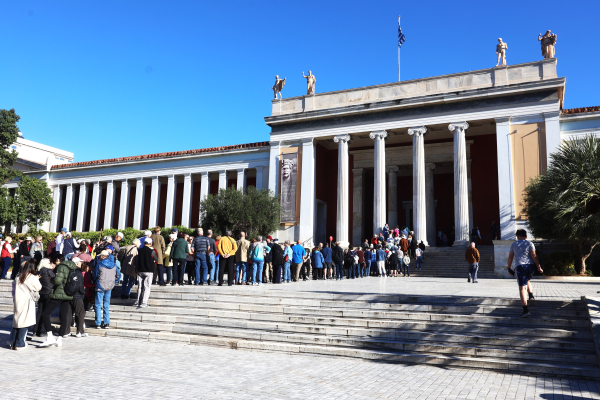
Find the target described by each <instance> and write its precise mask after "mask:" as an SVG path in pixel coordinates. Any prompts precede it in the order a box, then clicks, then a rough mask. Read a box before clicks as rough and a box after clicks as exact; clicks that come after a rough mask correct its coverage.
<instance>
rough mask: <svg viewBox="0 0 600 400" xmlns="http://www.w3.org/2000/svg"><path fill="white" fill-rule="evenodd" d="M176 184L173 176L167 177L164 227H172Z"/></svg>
mask: <svg viewBox="0 0 600 400" xmlns="http://www.w3.org/2000/svg"><path fill="white" fill-rule="evenodd" d="M176 187H177V182H176V181H175V175H168V179H167V206H166V210H165V226H173V216H174V214H175V189H176Z"/></svg>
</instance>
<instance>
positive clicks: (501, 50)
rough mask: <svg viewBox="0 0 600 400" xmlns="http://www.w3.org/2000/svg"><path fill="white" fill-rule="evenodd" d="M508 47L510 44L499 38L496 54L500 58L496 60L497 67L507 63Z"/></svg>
mask: <svg viewBox="0 0 600 400" xmlns="http://www.w3.org/2000/svg"><path fill="white" fill-rule="evenodd" d="M506 49H508V45H507V44H506V43H504V42H503V41H502V38H498V44H497V45H496V55H497V56H498V59H497V60H496V67H497V66H498V65H500V62H502V65H506Z"/></svg>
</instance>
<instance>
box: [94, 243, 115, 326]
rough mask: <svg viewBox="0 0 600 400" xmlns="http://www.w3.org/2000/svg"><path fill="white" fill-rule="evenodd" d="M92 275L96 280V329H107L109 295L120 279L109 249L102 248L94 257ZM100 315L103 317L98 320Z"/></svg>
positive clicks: (108, 322) (108, 323) (108, 321)
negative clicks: (94, 266)
mask: <svg viewBox="0 0 600 400" xmlns="http://www.w3.org/2000/svg"><path fill="white" fill-rule="evenodd" d="M92 277H93V279H94V281H95V282H96V299H95V304H94V311H95V314H96V319H95V322H96V329H100V328H102V329H108V328H110V326H109V325H110V315H109V306H110V295H111V292H112V290H113V288H114V287H115V285H116V284H117V282H119V281H120V280H121V272H119V270H118V269H117V267H116V265H115V258H114V257H113V255H112V254H110V251H109V250H102V252H100V255H99V256H98V257H96V268H95V269H94V272H93V273H92ZM101 317H103V318H102V322H100V319H101Z"/></svg>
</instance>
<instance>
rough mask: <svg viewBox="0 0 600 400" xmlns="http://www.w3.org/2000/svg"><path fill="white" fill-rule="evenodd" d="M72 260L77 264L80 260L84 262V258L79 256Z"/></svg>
mask: <svg viewBox="0 0 600 400" xmlns="http://www.w3.org/2000/svg"><path fill="white" fill-rule="evenodd" d="M71 261H73V262H74V263H75V264H77V263H78V262H82V261H83V260H82V259H81V258H79V257H73V258H71Z"/></svg>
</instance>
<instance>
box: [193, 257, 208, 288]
mask: <svg viewBox="0 0 600 400" xmlns="http://www.w3.org/2000/svg"><path fill="white" fill-rule="evenodd" d="M200 273H202V275H200ZM207 274H208V264H206V254H204V253H199V254H196V285H197V284H198V283H200V282H202V283H206V276H207Z"/></svg>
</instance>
